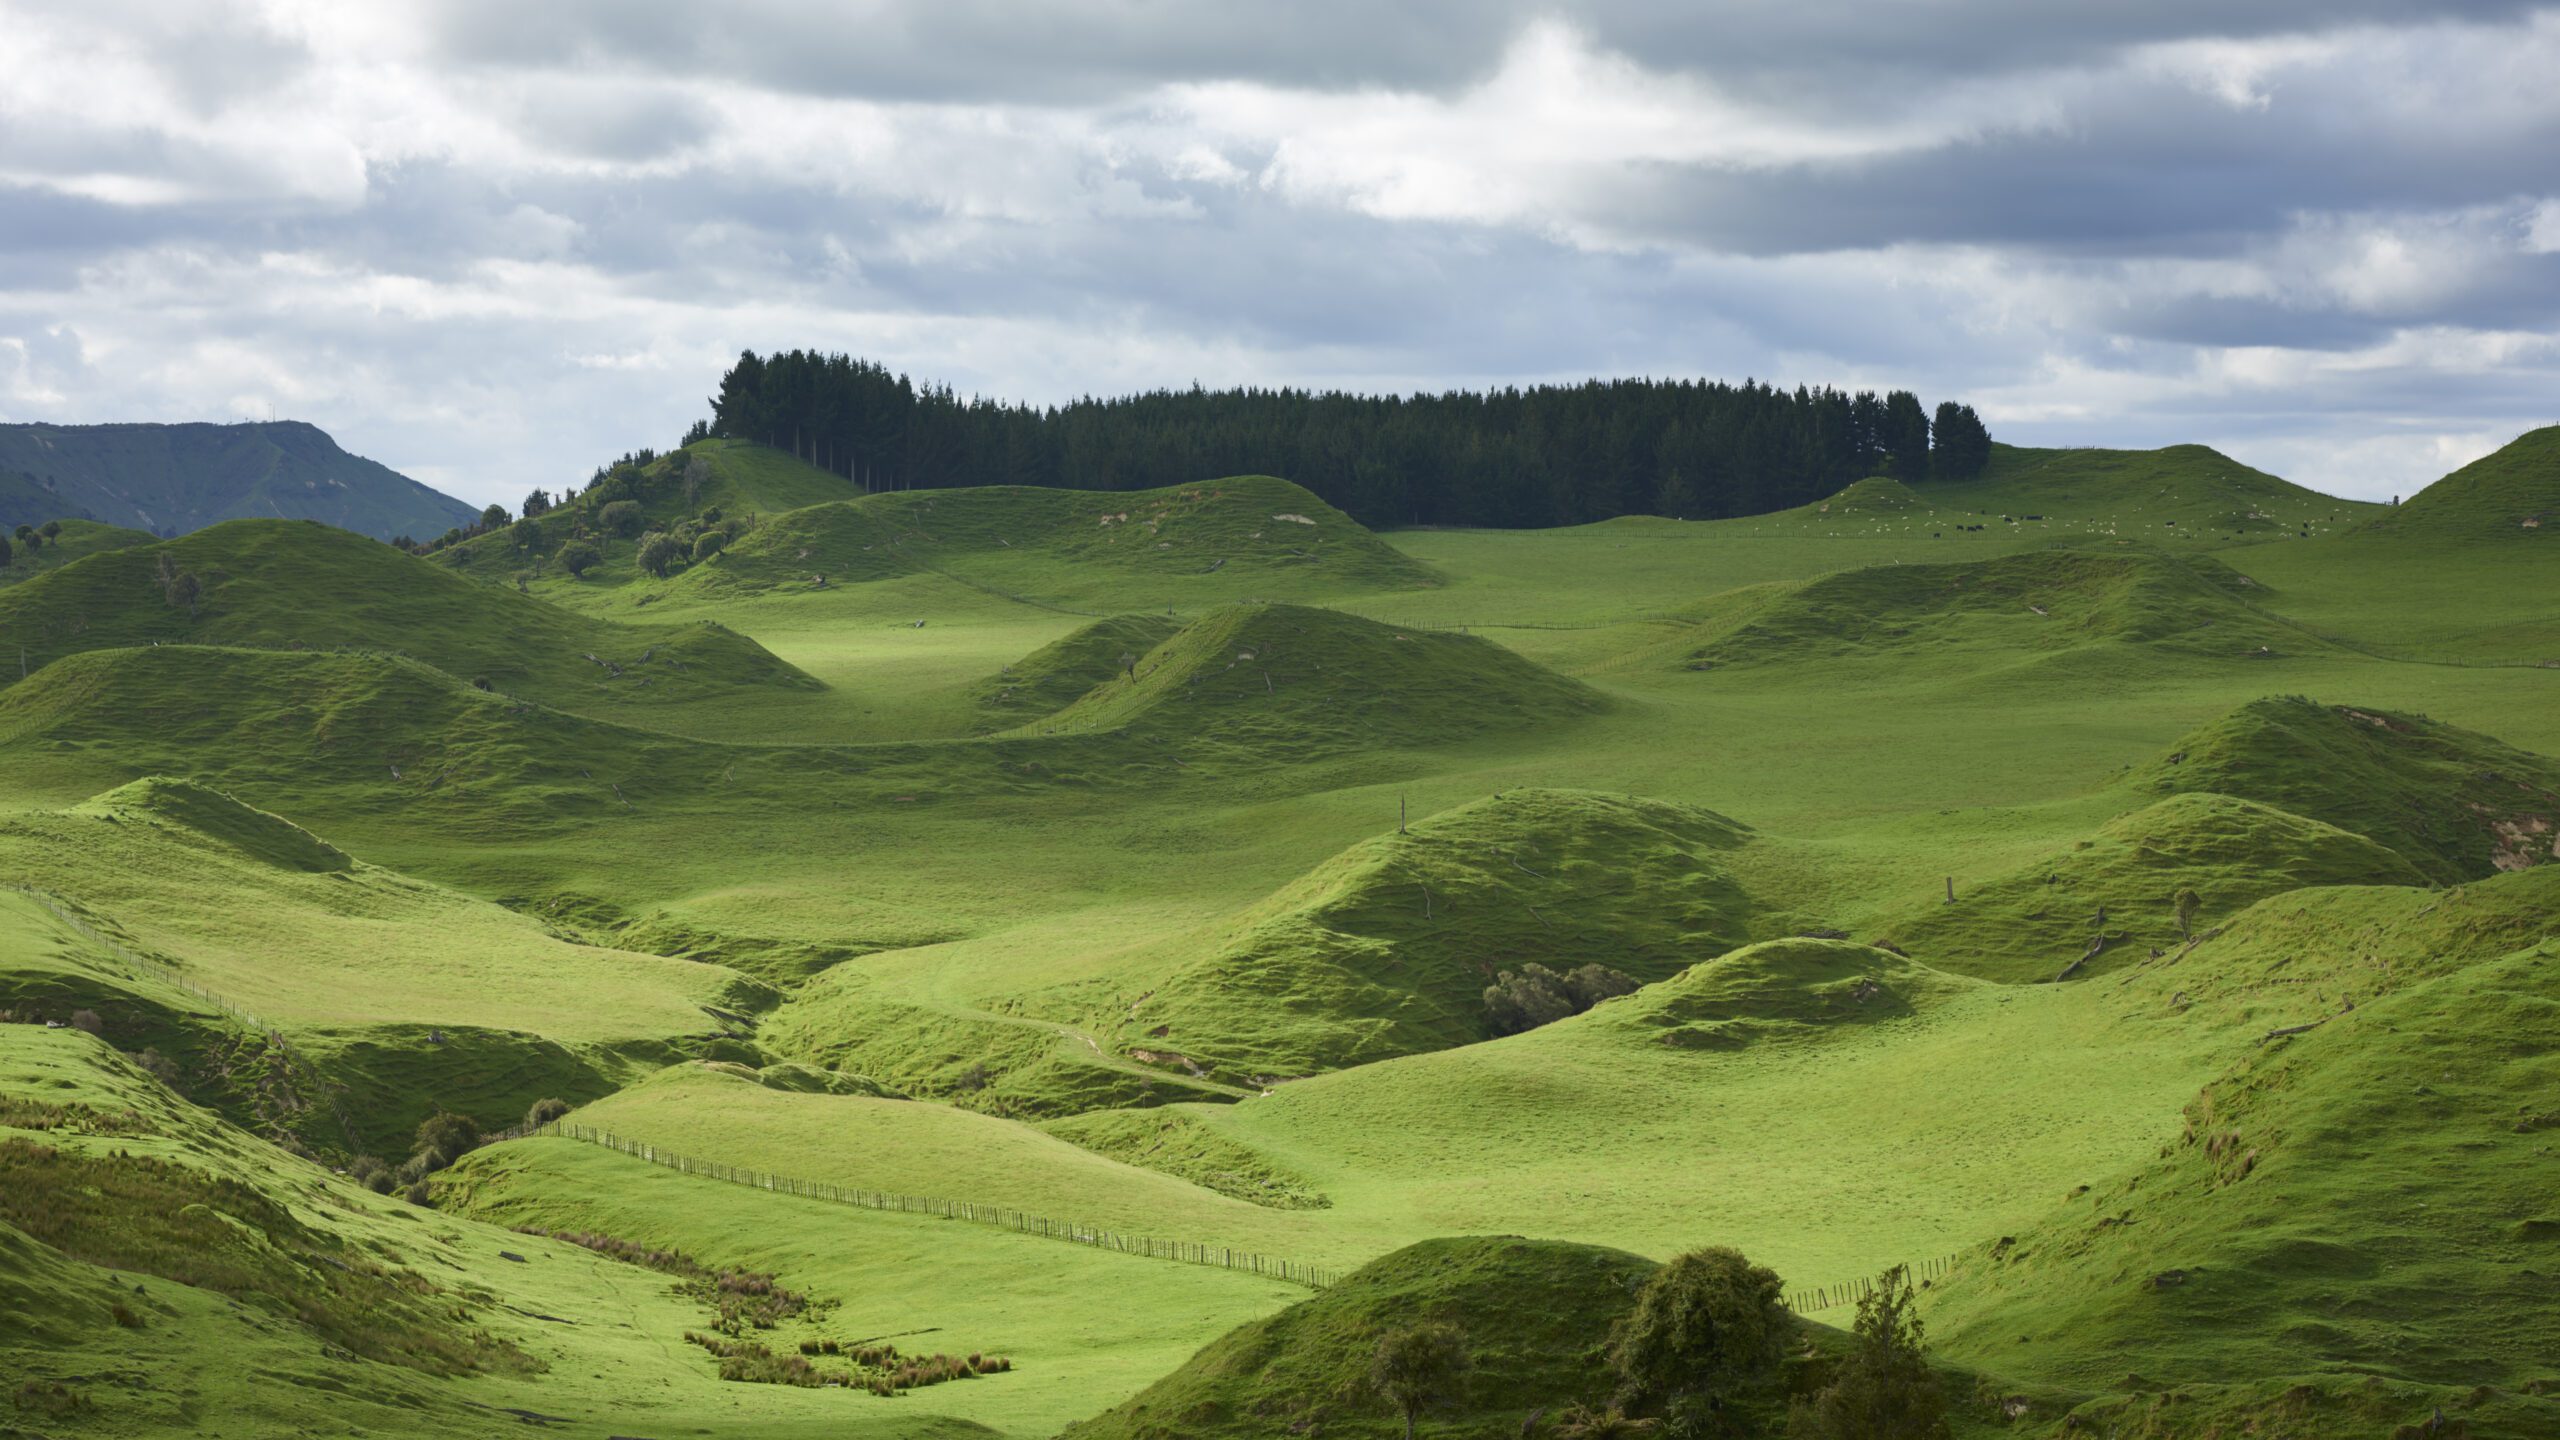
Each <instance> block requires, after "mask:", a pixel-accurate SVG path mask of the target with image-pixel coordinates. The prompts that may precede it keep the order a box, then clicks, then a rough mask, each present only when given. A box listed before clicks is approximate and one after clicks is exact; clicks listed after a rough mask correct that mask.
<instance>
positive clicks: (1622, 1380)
mask: <svg viewBox="0 0 2560 1440" xmlns="http://www.w3.org/2000/svg"><path fill="white" fill-rule="evenodd" d="M1782 1295H1783V1290H1782V1287H1781V1286H1780V1284H1779V1280H1778V1275H1777V1272H1776V1271H1774V1270H1771V1269H1769V1268H1768V1267H1767V1266H1764V1265H1754V1264H1752V1263H1751V1262H1750V1261H1749V1260H1748V1259H1746V1258H1744V1256H1743V1254H1742V1252H1741V1251H1739V1250H1732V1249H1727V1248H1725V1247H1724V1246H1721V1245H1718V1246H1710V1247H1709V1248H1707V1249H1704V1250H1692V1251H1690V1252H1689V1253H1688V1254H1686V1255H1682V1256H1680V1257H1678V1258H1677V1259H1675V1260H1673V1261H1672V1262H1671V1263H1670V1264H1668V1265H1665V1266H1663V1267H1662V1268H1661V1269H1659V1270H1656V1271H1655V1272H1653V1277H1652V1278H1651V1279H1649V1280H1647V1281H1646V1282H1645V1285H1644V1289H1643V1291H1642V1292H1640V1293H1639V1294H1638V1295H1637V1296H1636V1308H1635V1310H1634V1311H1633V1312H1632V1313H1630V1314H1629V1315H1628V1316H1627V1318H1625V1319H1624V1320H1621V1321H1619V1322H1618V1328H1617V1330H1616V1332H1615V1333H1614V1334H1612V1335H1611V1336H1610V1337H1609V1368H1610V1369H1612V1370H1615V1371H1616V1372H1617V1375H1618V1389H1619V1397H1620V1399H1621V1401H1622V1402H1623V1403H1624V1404H1625V1406H1626V1408H1627V1409H1628V1410H1629V1411H1631V1412H1641V1411H1643V1410H1647V1409H1658V1410H1661V1411H1663V1412H1665V1413H1666V1414H1667V1415H1669V1416H1670V1417H1671V1419H1672V1420H1673V1422H1674V1427H1673V1428H1674V1429H1676V1430H1681V1431H1712V1430H1714V1429H1717V1428H1720V1426H1719V1424H1718V1416H1719V1414H1720V1412H1722V1411H1723V1410H1724V1409H1725V1407H1726V1406H1727V1405H1729V1404H1730V1403H1731V1402H1732V1401H1733V1400H1735V1399H1736V1398H1737V1397H1739V1396H1740V1395H1741V1394H1742V1393H1743V1392H1745V1391H1747V1390H1749V1389H1751V1388H1753V1387H1754V1386H1755V1385H1757V1384H1758V1383H1759V1382H1761V1381H1764V1380H1766V1379H1767V1378H1768V1377H1769V1375H1770V1374H1771V1372H1773V1371H1774V1370H1775V1369H1776V1368H1777V1364H1778V1359H1779V1357H1780V1355H1781V1354H1782V1353H1783V1351H1784V1348H1785V1345H1786V1339H1787V1336H1788V1334H1789V1332H1790V1331H1791V1330H1792V1329H1793V1328H1794V1323H1793V1317H1791V1316H1790V1315H1789V1314H1788V1313H1787V1307H1786V1303H1785V1301H1784V1299H1783V1298H1782Z"/></svg>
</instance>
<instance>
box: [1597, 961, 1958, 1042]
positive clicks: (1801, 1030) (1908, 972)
mask: <svg viewBox="0 0 2560 1440" xmlns="http://www.w3.org/2000/svg"><path fill="white" fill-rule="evenodd" d="M1977 983H1979V982H1976V981H1972V980H1967V979H1963V978H1961V977H1958V976H1954V975H1948V974H1943V973H1941V972H1939V971H1936V970H1932V969H1930V968H1929V967H1928V966H1926V965H1923V964H1920V963H1919V962H1918V961H1915V960H1912V959H1910V958H1909V957H1907V956H1902V955H1897V954H1895V953H1893V952H1892V951H1890V950H1879V949H1876V948H1874V947H1872V946H1867V945H1853V944H1850V943H1848V942H1846V941H1840V940H1808V939H1788V940H1769V941H1763V942H1762V943H1760V944H1757V945H1746V946H1743V947H1742V948H1740V949H1738V950H1734V951H1732V952H1730V953H1728V954H1724V955H1720V956H1718V957H1716V958H1715V959H1713V960H1703V961H1700V962H1699V963H1697V964H1695V965H1692V966H1690V967H1689V968H1688V969H1686V970H1684V971H1682V972H1680V973H1679V974H1678V975H1675V976H1673V977H1671V978H1670V979H1668V980H1663V981H1660V982H1657V983H1655V984H1652V985H1647V986H1646V987H1644V988H1643V989H1641V990H1638V991H1637V992H1635V993H1634V994H1632V995H1626V996H1621V997H1620V998H1618V999H1615V1000H1609V1001H1604V1002H1602V1003H1601V1004H1600V1005H1599V1006H1598V1007H1597V1008H1595V1009H1593V1010H1592V1011H1591V1012H1590V1013H1589V1014H1588V1015H1586V1016H1583V1017H1580V1018H1578V1019H1576V1020H1572V1021H1565V1022H1560V1023H1565V1024H1574V1025H1579V1026H1582V1027H1586V1028H1593V1027H1606V1028H1610V1029H1618V1030H1626V1031H1632V1032H1636V1033H1638V1034H1645V1035H1650V1036H1651V1037H1652V1038H1653V1039H1654V1040H1656V1041H1657V1042H1659V1043H1661V1044H1664V1045H1669V1046H1672V1047H1673V1048H1675V1049H1681V1050H1737V1049H1740V1048H1742V1047H1744V1046H1746V1045H1753V1044H1758V1043H1761V1042H1763V1041H1780V1040H1788V1039H1811V1038H1818V1037H1819V1036H1821V1035H1823V1034H1826V1033H1828V1032H1831V1031H1833V1030H1834V1029H1836V1028H1837V1027H1840V1026H1844V1025H1867V1024H1873V1023H1876V1022H1878V1021H1883V1020H1897V1019H1903V1018H1907V1017H1909V1016H1911V1015H1913V1014H1916V1013H1918V1012H1919V1010H1920V1009H1921V1008H1923V1007H1925V1006H1926V1005H1927V1004H1928V1003H1929V1002H1931V1001H1932V1000H1935V999H1937V998H1939V997H1941V996H1944V995H1949V994H1953V993H1955V992H1958V991H1961V990H1965V989H1968V988H1970V987H1972V986H1974V985H1976V984H1977Z"/></svg>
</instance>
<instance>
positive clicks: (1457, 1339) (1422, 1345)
mask: <svg viewBox="0 0 2560 1440" xmlns="http://www.w3.org/2000/svg"><path fill="white" fill-rule="evenodd" d="M1467 1364H1468V1361H1467V1337H1466V1335H1465V1334H1464V1333H1462V1332H1461V1331H1460V1330H1459V1329H1458V1327H1457V1326H1455V1325H1451V1324H1447V1323H1445V1322H1443V1321H1438V1320H1432V1321H1426V1322H1425V1323H1423V1324H1420V1325H1416V1326H1413V1327H1412V1328H1411V1329H1406V1330H1391V1331H1389V1332H1387V1335H1386V1338H1385V1339H1382V1340H1380V1341H1379V1342H1378V1353H1377V1354H1376V1355H1374V1356H1372V1357H1371V1358H1370V1360H1369V1383H1370V1384H1372V1385H1375V1386H1377V1387H1378V1393H1379V1394H1380V1395H1382V1396H1385V1397H1386V1401H1387V1403H1388V1404H1390V1405H1392V1406H1394V1407H1395V1408H1396V1412H1397V1413H1398V1414H1401V1415H1402V1416H1404V1437H1405V1440H1413V1422H1414V1421H1415V1420H1416V1419H1418V1418H1420V1416H1421V1414H1422V1412H1423V1411H1424V1410H1427V1409H1429V1408H1430V1407H1431V1406H1433V1405H1437V1404H1440V1403H1442V1402H1444V1401H1445V1402H1454V1401H1456V1400H1457V1399H1459V1398H1460V1397H1461V1396H1463V1395H1464V1394H1465V1393H1466V1375H1467Z"/></svg>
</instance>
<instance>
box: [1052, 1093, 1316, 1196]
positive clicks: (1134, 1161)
mask: <svg viewBox="0 0 2560 1440" xmlns="http://www.w3.org/2000/svg"><path fill="white" fill-rule="evenodd" d="M1040 1128H1041V1129H1043V1130H1046V1131H1048V1132H1049V1133H1050V1134H1052V1135H1055V1136H1057V1137H1058V1138H1059V1139H1061V1140H1067V1141H1072V1142H1073V1143H1075V1144H1078V1145H1081V1146H1083V1147H1084V1148H1085V1149H1087V1150H1090V1151H1092V1152H1094V1153H1095V1154H1097V1155H1108V1156H1110V1157H1111V1158H1112V1159H1114V1160H1118V1161H1122V1162H1124V1163H1126V1164H1130V1165H1137V1166H1142V1167H1144V1168H1146V1169H1149V1170H1154V1171H1159V1172H1161V1173H1163V1174H1166V1175H1171V1176H1174V1177H1176V1178H1177V1179H1182V1180H1188V1181H1190V1182H1191V1183H1192V1184H1194V1185H1197V1186H1200V1187H1201V1188H1202V1189H1206V1190H1215V1191H1217V1192H1218V1193H1219V1194H1221V1195H1231V1196H1233V1197H1235V1198H1236V1199H1238V1200H1249V1201H1251V1202H1252V1203H1254V1204H1256V1205H1265V1206H1269V1207H1270V1208H1272V1209H1274V1210H1322V1209H1324V1208H1326V1207H1327V1206H1329V1205H1331V1204H1332V1203H1333V1202H1332V1201H1331V1200H1328V1199H1327V1198H1326V1197H1325V1196H1324V1194H1323V1192H1321V1191H1319V1190H1317V1189H1316V1188H1315V1187H1314V1186H1313V1185H1311V1184H1309V1183H1308V1182H1307V1181H1306V1180H1305V1179H1303V1178H1301V1177H1299V1176H1297V1175H1293V1174H1291V1173H1290V1172H1289V1171H1288V1170H1286V1169H1284V1168H1283V1167H1281V1166H1279V1165H1277V1164H1274V1163H1273V1162H1272V1161H1271V1160H1270V1159H1269V1158H1268V1157H1266V1156H1264V1155H1263V1154H1262V1153H1260V1152H1259V1151H1257V1150H1255V1149H1253V1148H1252V1147H1251V1146H1248V1145H1243V1144H1239V1143H1237V1142H1236V1141H1234V1140H1231V1139H1229V1138H1227V1137H1226V1136H1225V1135H1223V1134H1220V1133H1219V1132H1218V1131H1216V1130H1214V1129H1212V1128H1210V1127H1209V1126H1207V1125H1205V1124H1203V1123H1201V1122H1200V1120H1199V1119H1198V1118H1196V1117H1194V1116H1192V1115H1190V1114H1187V1113H1185V1112H1183V1111H1181V1110H1176V1109H1155V1110H1096V1111H1092V1112H1090V1113H1088V1114H1084V1115H1070V1116H1068V1117H1066V1118H1064V1119H1061V1120H1051V1121H1047V1122H1045V1123H1044V1124H1042V1125H1041V1127H1040Z"/></svg>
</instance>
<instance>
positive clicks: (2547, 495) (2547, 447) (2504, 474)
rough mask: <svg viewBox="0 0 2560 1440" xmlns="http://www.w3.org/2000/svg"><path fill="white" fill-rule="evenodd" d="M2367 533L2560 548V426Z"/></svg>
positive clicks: (2413, 501)
mask: <svg viewBox="0 0 2560 1440" xmlns="http://www.w3.org/2000/svg"><path fill="white" fill-rule="evenodd" d="M2364 533H2365V534H2368V535H2377V536H2392V537H2395V538H2396V537H2406V538H2411V539H2422V538H2427V537H2441V538H2444V539H2449V540H2512V541H2518V542H2522V541H2528V540H2532V541H2541V542H2545V543H2548V544H2551V545H2553V546H2554V547H2555V548H2560V425H2546V426H2544V427H2543V428H2541V429H2539V430H2528V431H2526V432H2525V433H2524V434H2522V435H2519V436H2517V437H2516V438H2515V439H2513V440H2511V441H2509V442H2507V444H2506V445H2505V446H2503V447H2502V448H2500V449H2498V450H2497V451H2495V452H2493V453H2491V454H2488V455H2484V456H2482V457H2480V458H2479V459H2477V460H2474V461H2472V462H2471V463H2470V464H2468V465H2465V466H2463V467H2462V468H2461V469H2459V470H2456V471H2454V472H2453V473H2452V474H2450V475H2447V476H2445V477H2444V478H2443V479H2441V480H2438V481H2437V482H2435V483H2434V484H2432V485H2429V486H2428V487H2427V488H2426V489H2424V490H2421V491H2419V492H2418V493H2417V494H2415V495H2412V496H2410V497H2409V498H2408V500H2406V501H2405V502H2403V503H2402V504H2400V505H2397V506H2394V507H2393V508H2391V509H2389V510H2386V511H2384V512H2382V513H2381V514H2380V515H2377V516H2375V517H2374V518H2373V519H2372V520H2370V521H2368V522H2367V523H2366V524H2365V526H2364Z"/></svg>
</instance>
